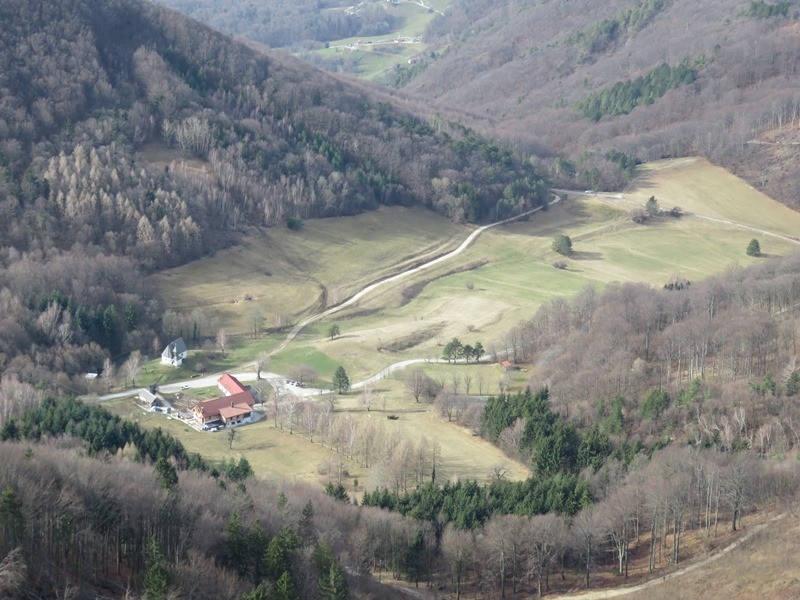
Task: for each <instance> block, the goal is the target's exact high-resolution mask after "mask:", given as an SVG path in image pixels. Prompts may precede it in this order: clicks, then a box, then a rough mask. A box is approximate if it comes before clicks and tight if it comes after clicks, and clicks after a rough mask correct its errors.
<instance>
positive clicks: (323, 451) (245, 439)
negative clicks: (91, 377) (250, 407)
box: [103, 400, 364, 489]
mask: <svg viewBox="0 0 800 600" xmlns="http://www.w3.org/2000/svg"><path fill="white" fill-rule="evenodd" d="M103 407H104V408H106V409H108V410H109V411H111V412H112V413H114V414H117V415H119V416H121V417H125V418H127V419H131V420H134V421H136V422H138V423H139V424H140V425H141V426H142V427H145V428H155V427H161V428H162V429H163V430H164V431H165V432H167V433H170V434H172V435H174V436H175V437H176V438H177V439H179V440H180V441H181V443H183V445H184V446H185V447H186V450H187V451H189V452H198V453H200V454H201V455H202V456H203V458H205V459H207V460H209V461H212V462H221V461H223V460H227V459H229V458H235V459H238V458H239V456H246V457H247V460H248V461H249V462H250V464H251V465H252V467H253V471H254V472H255V473H256V476H258V477H260V478H262V479H267V480H271V481H282V480H299V481H308V482H315V483H320V484H323V485H324V484H325V483H327V482H328V481H329V478H328V471H329V470H330V472H331V476H334V475H335V474H336V473H337V471H338V468H337V467H338V463H339V462H340V461H341V463H342V466H343V467H344V469H346V470H347V472H348V473H349V479H350V480H351V483H350V484H349V485H348V489H352V479H354V478H355V479H359V478H360V479H361V480H362V481H363V480H364V473H363V471H362V469H361V467H360V466H359V465H357V464H356V463H354V462H352V461H349V460H348V459H347V458H346V457H343V456H341V455H337V454H336V453H334V452H333V451H331V450H329V449H327V448H324V447H322V446H320V445H319V444H316V443H314V444H312V443H311V442H310V441H308V440H307V439H304V438H302V437H301V436H299V435H290V434H289V433H288V432H286V431H282V430H280V429H276V428H275V427H273V426H272V423H271V422H267V421H260V422H258V423H253V424H252V425H248V426H246V427H241V428H239V429H237V430H236V440H235V441H234V443H233V449H229V448H228V437H227V435H226V432H225V431H221V432H199V431H196V430H195V429H192V428H191V427H189V426H188V425H186V424H184V423H182V422H181V421H178V420H176V419H171V420H168V419H167V418H166V416H164V415H163V414H161V413H149V412H145V411H144V410H142V409H141V408H138V407H137V406H135V403H134V402H133V401H131V400H113V401H110V402H104V403H103Z"/></svg>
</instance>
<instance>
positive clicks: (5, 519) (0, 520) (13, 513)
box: [0, 485, 25, 550]
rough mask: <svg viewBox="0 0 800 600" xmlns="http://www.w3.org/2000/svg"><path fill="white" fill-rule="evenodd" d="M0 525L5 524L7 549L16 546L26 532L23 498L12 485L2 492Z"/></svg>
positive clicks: (0, 497) (0, 496)
mask: <svg viewBox="0 0 800 600" xmlns="http://www.w3.org/2000/svg"><path fill="white" fill-rule="evenodd" d="M0 525H2V526H3V532H4V534H5V542H6V549H7V550H12V549H14V548H16V547H17V546H18V545H19V544H20V542H22V538H23V536H24V533H25V518H24V516H23V515H22V500H20V498H19V496H17V493H16V492H15V491H14V488H12V487H11V486H10V485H8V486H6V489H4V490H3V492H2V493H0Z"/></svg>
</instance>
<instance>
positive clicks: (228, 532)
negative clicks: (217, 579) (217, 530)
mask: <svg viewBox="0 0 800 600" xmlns="http://www.w3.org/2000/svg"><path fill="white" fill-rule="evenodd" d="M225 546H226V548H227V550H228V564H229V565H230V566H231V567H233V568H234V569H235V570H236V572H237V573H238V574H239V575H240V576H242V577H244V576H245V575H246V574H247V571H248V570H249V556H250V555H249V550H250V548H248V536H247V532H246V531H245V530H244V527H243V526H242V522H241V519H240V518H239V513H237V512H236V511H232V512H231V514H230V517H228V523H227V524H226V525H225ZM262 552H263V550H262Z"/></svg>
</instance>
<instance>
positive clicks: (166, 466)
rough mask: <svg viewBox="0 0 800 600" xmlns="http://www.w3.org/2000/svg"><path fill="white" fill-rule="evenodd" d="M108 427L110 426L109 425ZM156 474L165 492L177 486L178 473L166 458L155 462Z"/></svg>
mask: <svg viewBox="0 0 800 600" xmlns="http://www.w3.org/2000/svg"><path fill="white" fill-rule="evenodd" d="M109 425H112V424H111V423H109ZM155 470H156V474H157V475H158V480H159V483H160V484H161V487H162V488H164V489H165V490H171V489H173V488H174V487H175V486H176V485H178V472H177V471H176V470H175V467H174V466H172V463H170V462H169V461H168V460H167V459H166V458H164V457H163V456H162V457H160V458H159V459H158V460H157V461H156V466H155Z"/></svg>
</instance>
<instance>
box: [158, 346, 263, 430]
mask: <svg viewBox="0 0 800 600" xmlns="http://www.w3.org/2000/svg"><path fill="white" fill-rule="evenodd" d="M187 354H188V351H187V348H186V343H185V342H184V341H183V338H178V339H176V340H173V341H171V342H170V343H169V344H167V347H166V348H164V351H163V352H162V353H161V364H162V365H168V366H171V367H180V366H181V365H182V364H183V359H184V358H186V356H187ZM217 387H219V390H220V392H221V393H222V396H219V397H218V398H212V399H211V400H203V401H202V402H200V403H199V404H198V405H197V406H195V407H194V408H193V409H192V412H193V413H194V417H195V419H196V420H197V421H198V422H199V423H200V424H201V425H202V426H203V429H210V428H213V427H229V426H235V425H244V424H246V423H250V422H251V421H252V420H253V406H254V405H255V403H256V401H255V398H253V394H251V393H250V391H249V390H248V389H247V388H246V387H245V386H244V385H242V383H241V382H240V381H239V380H238V379H236V377H234V376H233V375H229V374H227V373H226V374H225V375H223V376H222V377H220V378H219V379H218V380H217Z"/></svg>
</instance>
